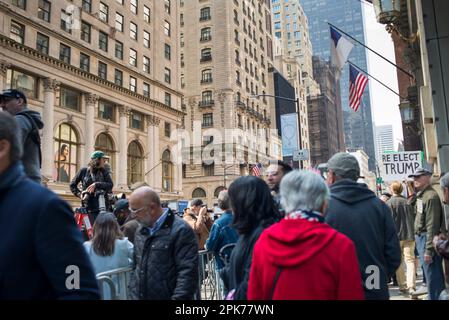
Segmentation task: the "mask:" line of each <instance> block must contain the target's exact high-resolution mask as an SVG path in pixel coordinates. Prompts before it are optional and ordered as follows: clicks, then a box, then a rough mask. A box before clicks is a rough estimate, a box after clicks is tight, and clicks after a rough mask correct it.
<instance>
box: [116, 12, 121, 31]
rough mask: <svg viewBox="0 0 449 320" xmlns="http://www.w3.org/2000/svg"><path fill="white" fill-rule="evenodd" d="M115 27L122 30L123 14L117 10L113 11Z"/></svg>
mask: <svg viewBox="0 0 449 320" xmlns="http://www.w3.org/2000/svg"><path fill="white" fill-rule="evenodd" d="M115 29H116V30H118V31H120V32H123V16H122V15H121V14H120V13H118V12H116V13H115Z"/></svg>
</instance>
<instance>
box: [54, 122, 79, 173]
mask: <svg viewBox="0 0 449 320" xmlns="http://www.w3.org/2000/svg"><path fill="white" fill-rule="evenodd" d="M54 147H55V158H54V163H55V167H54V170H53V179H54V180H55V181H59V182H70V181H71V180H72V178H73V177H74V176H75V175H76V171H77V163H78V153H79V152H78V148H79V141H78V134H77V133H76V131H75V129H74V128H73V127H72V126H71V125H69V124H68V123H63V124H61V125H60V126H59V127H58V129H57V130H56V135H55V142H54Z"/></svg>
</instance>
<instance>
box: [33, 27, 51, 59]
mask: <svg viewBox="0 0 449 320" xmlns="http://www.w3.org/2000/svg"><path fill="white" fill-rule="evenodd" d="M49 44H50V38H49V37H47V36H46V35H43V34H42V33H39V32H38V33H37V38H36V50H37V51H39V52H40V53H43V54H48V47H49Z"/></svg>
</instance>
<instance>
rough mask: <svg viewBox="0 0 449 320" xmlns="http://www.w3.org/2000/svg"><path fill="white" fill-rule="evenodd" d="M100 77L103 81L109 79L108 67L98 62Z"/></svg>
mask: <svg viewBox="0 0 449 320" xmlns="http://www.w3.org/2000/svg"><path fill="white" fill-rule="evenodd" d="M98 76H99V77H100V78H101V79H103V80H107V77H108V66H107V64H106V63H103V62H101V61H98Z"/></svg>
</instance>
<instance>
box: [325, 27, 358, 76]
mask: <svg viewBox="0 0 449 320" xmlns="http://www.w3.org/2000/svg"><path fill="white" fill-rule="evenodd" d="M330 28H331V64H332V65H333V66H335V67H337V69H338V70H339V71H341V70H342V69H343V66H344V65H345V63H346V61H347V60H348V56H349V54H350V53H351V50H352V48H353V47H354V45H353V44H352V43H351V42H350V41H349V40H348V39H346V38H345V37H343V36H342V35H341V33H340V32H338V31H337V30H336V29H335V28H333V27H332V26H331V27H330Z"/></svg>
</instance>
